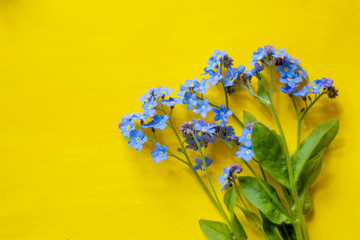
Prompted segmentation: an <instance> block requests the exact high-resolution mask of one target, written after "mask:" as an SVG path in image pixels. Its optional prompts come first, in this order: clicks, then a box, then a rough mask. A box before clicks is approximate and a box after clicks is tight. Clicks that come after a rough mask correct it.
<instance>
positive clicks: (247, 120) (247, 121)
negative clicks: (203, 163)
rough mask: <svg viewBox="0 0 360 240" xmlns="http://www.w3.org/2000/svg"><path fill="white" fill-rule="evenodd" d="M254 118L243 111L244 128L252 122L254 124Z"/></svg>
mask: <svg viewBox="0 0 360 240" xmlns="http://www.w3.org/2000/svg"><path fill="white" fill-rule="evenodd" d="M256 121H257V120H256V118H255V117H254V116H253V115H252V114H251V113H249V112H247V111H244V113H243V123H244V126H245V127H246V125H248V124H250V123H253V122H256Z"/></svg>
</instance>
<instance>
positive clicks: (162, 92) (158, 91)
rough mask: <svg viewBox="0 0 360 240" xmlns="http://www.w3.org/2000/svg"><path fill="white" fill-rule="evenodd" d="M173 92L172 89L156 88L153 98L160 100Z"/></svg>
mask: <svg viewBox="0 0 360 240" xmlns="http://www.w3.org/2000/svg"><path fill="white" fill-rule="evenodd" d="M172 91H174V89H173V88H171V89H168V87H158V88H155V89H154V93H155V96H156V97H158V98H160V97H164V96H170V93H171V92H172Z"/></svg>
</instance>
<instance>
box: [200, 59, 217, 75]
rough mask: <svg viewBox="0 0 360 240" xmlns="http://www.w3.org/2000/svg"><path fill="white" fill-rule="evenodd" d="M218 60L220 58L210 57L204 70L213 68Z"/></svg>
mask: <svg viewBox="0 0 360 240" xmlns="http://www.w3.org/2000/svg"><path fill="white" fill-rule="evenodd" d="M219 62H220V60H217V59H212V58H210V59H209V61H207V62H206V64H207V65H208V66H207V67H205V69H204V70H205V72H207V71H210V70H213V69H214V68H215V67H217V66H218V64H219Z"/></svg>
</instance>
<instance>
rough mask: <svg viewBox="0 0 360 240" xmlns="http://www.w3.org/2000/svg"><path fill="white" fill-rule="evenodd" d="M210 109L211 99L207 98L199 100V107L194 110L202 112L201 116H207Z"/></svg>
mask: <svg viewBox="0 0 360 240" xmlns="http://www.w3.org/2000/svg"><path fill="white" fill-rule="evenodd" d="M210 110H211V106H210V105H209V99H207V98H205V99H204V100H203V101H201V100H197V107H196V108H195V109H194V110H193V111H194V113H200V115H201V117H202V118H205V117H206V115H207V113H208V112H209V111H210Z"/></svg>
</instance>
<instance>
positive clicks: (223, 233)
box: [199, 220, 232, 240]
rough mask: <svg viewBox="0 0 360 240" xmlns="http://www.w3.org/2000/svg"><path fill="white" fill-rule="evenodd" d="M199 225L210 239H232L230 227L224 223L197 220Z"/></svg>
mask: <svg viewBox="0 0 360 240" xmlns="http://www.w3.org/2000/svg"><path fill="white" fill-rule="evenodd" d="M199 225H200V228H201V230H202V231H203V233H204V234H205V235H206V236H207V237H208V238H209V239H210V240H232V234H231V232H230V229H229V227H228V226H227V225H226V224H225V223H222V222H215V221H209V220H199Z"/></svg>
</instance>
